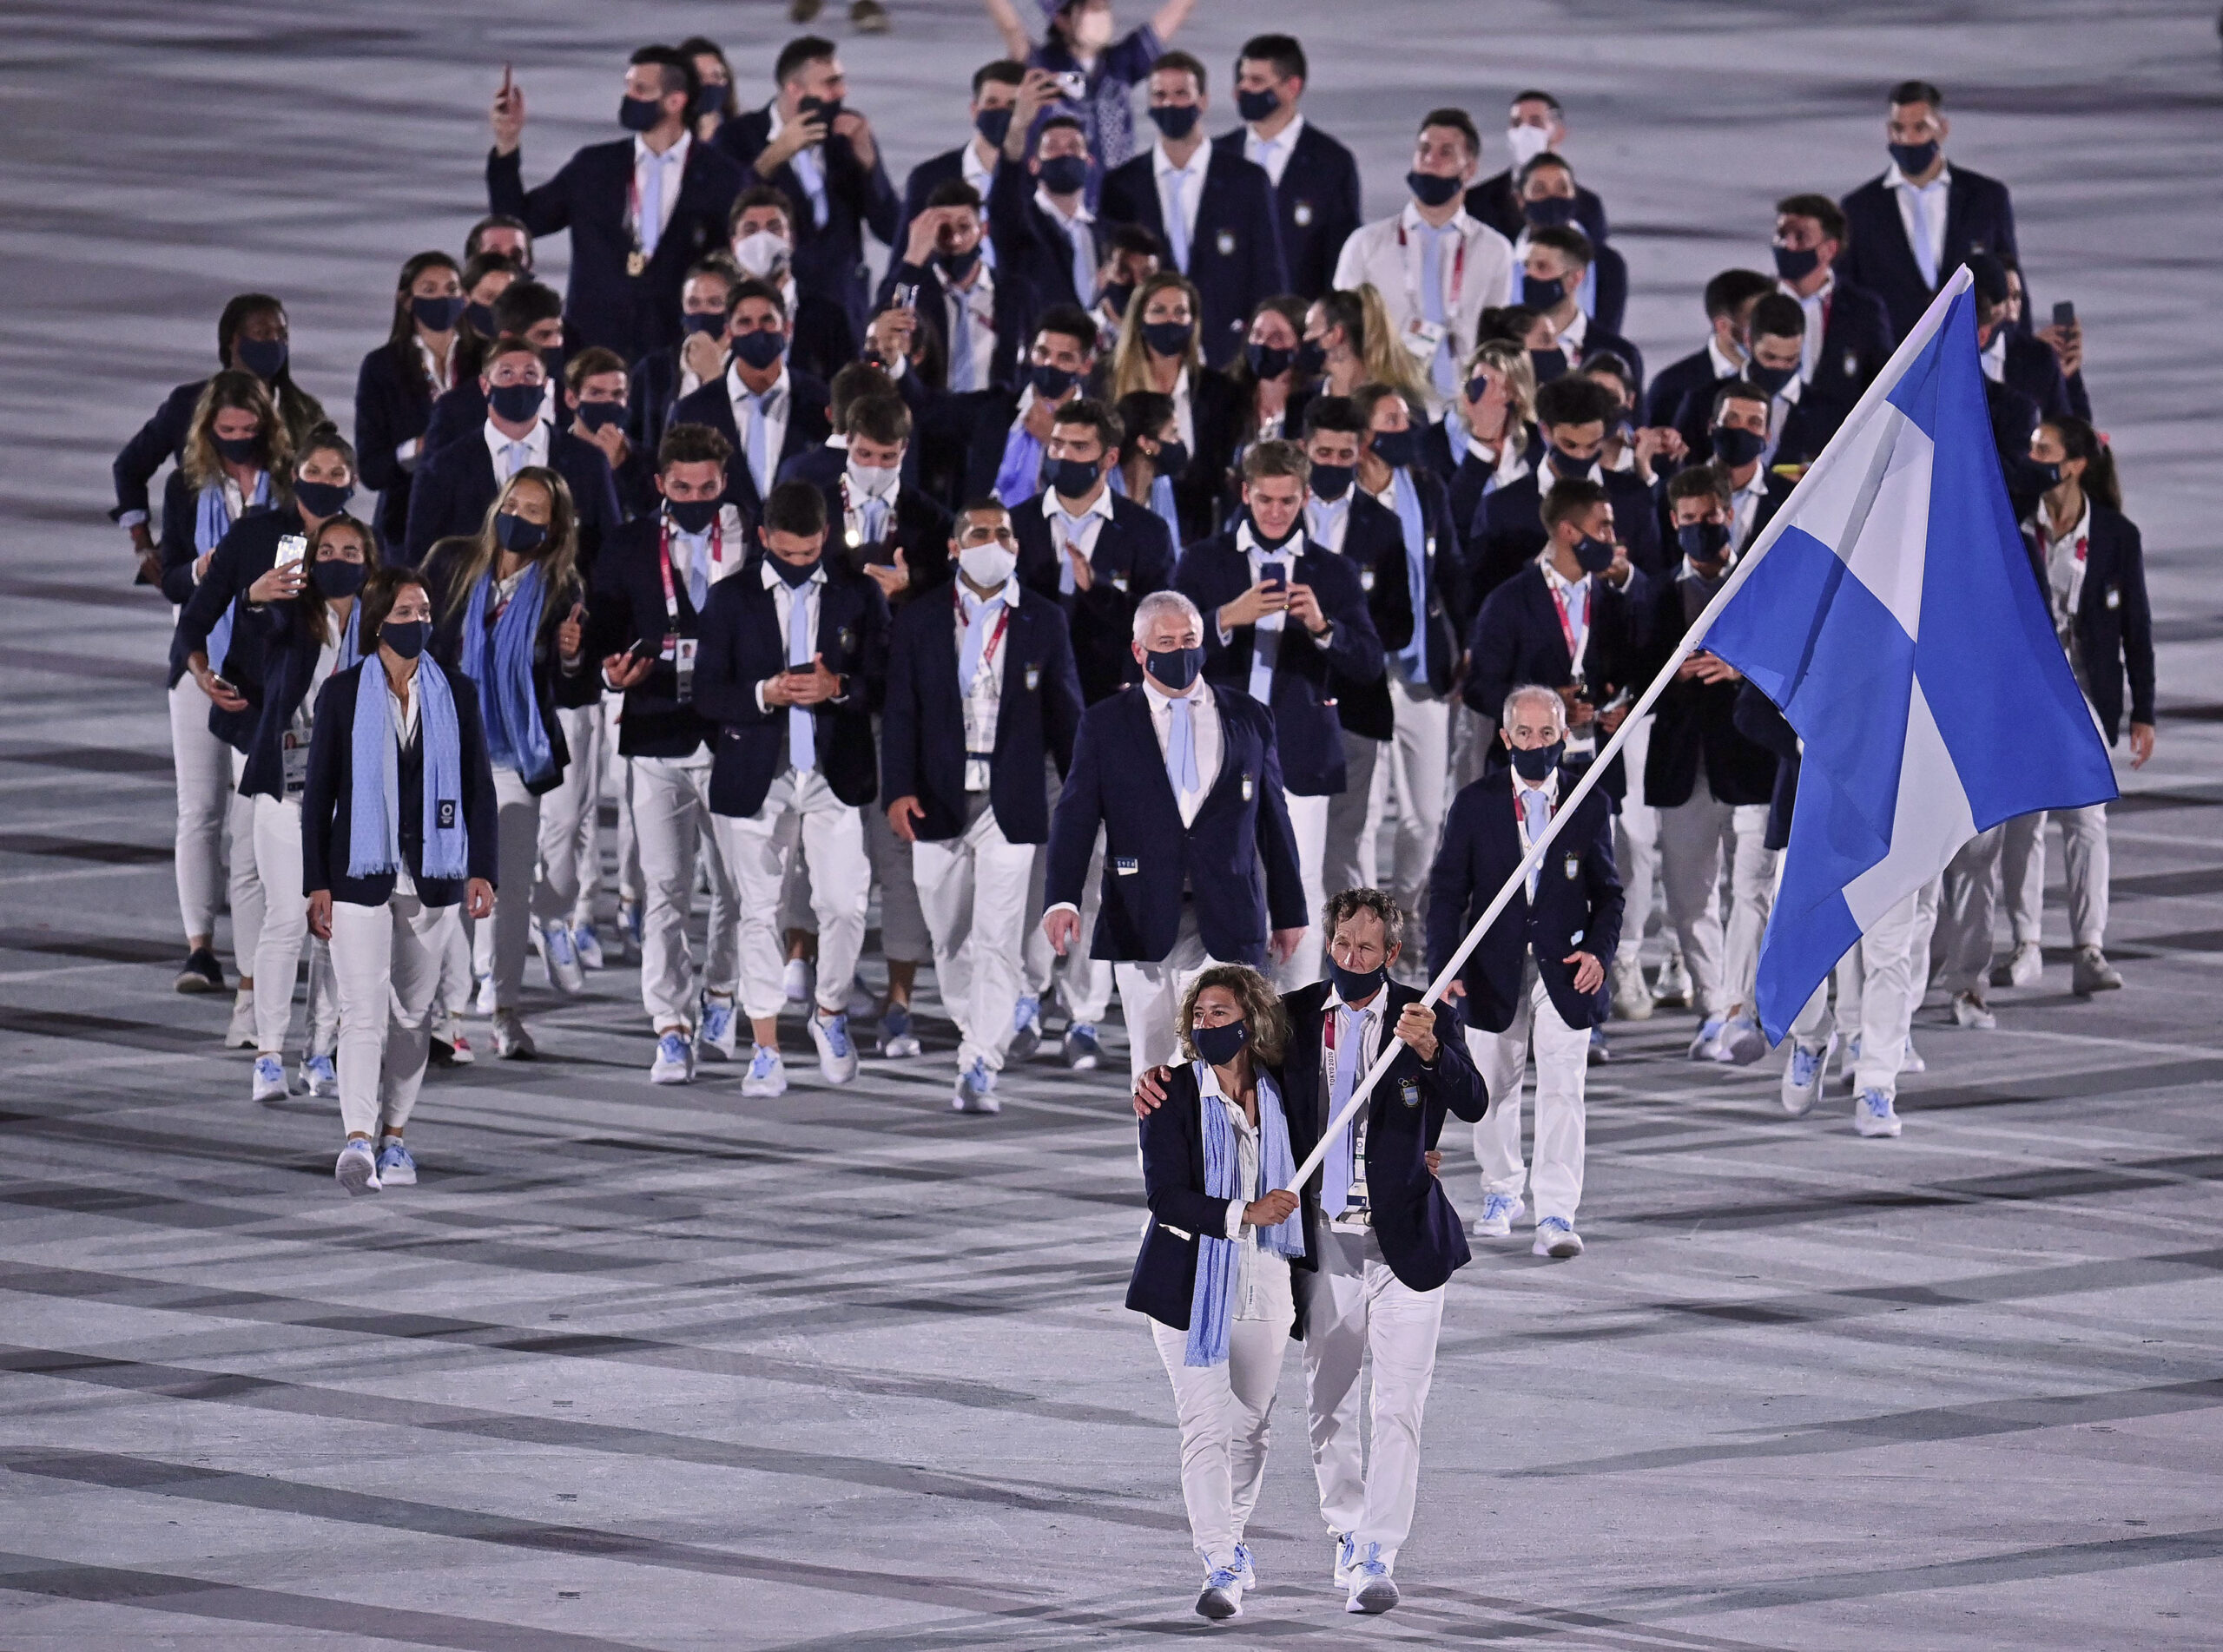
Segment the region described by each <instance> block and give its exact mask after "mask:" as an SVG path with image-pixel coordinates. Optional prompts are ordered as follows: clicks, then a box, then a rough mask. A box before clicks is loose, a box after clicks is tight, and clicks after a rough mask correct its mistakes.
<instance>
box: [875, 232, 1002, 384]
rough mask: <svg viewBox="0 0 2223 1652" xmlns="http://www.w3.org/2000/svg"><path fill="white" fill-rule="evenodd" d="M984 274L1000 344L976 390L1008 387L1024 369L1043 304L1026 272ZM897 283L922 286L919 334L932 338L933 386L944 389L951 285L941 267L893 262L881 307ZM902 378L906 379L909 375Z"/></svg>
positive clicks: (947, 366) (947, 364)
mask: <svg viewBox="0 0 2223 1652" xmlns="http://www.w3.org/2000/svg"><path fill="white" fill-rule="evenodd" d="M983 273H984V275H985V276H986V279H987V280H989V281H990V282H992V283H993V292H992V293H991V299H990V309H991V313H992V314H993V317H994V326H995V330H996V343H995V347H994V349H993V350H991V351H990V352H988V377H987V378H986V380H985V381H984V382H982V383H980V384H976V385H973V389H975V390H990V389H994V390H1009V389H1011V388H1012V387H1013V385H1016V384H1018V382H1019V378H1021V376H1022V375H1023V374H1024V372H1025V371H1026V352H1028V351H1029V350H1030V349H1032V347H1033V344H1034V317H1035V314H1036V313H1037V312H1038V311H1039V310H1040V308H1041V302H1040V300H1039V299H1037V298H1036V296H1035V293H1034V288H1033V287H1032V286H1031V285H1029V284H1028V282H1027V280H1026V277H1025V276H1023V275H1005V274H1001V273H998V272H996V271H993V270H989V271H984V272H983ZM897 286H915V287H917V288H918V289H919V302H918V313H919V332H920V336H921V337H923V338H930V339H933V341H934V344H933V351H932V352H931V353H930V354H929V356H928V361H929V362H930V363H931V365H932V366H933V374H932V378H933V388H934V389H937V390H940V389H943V388H945V387H946V386H947V385H948V383H949V301H948V293H949V289H948V283H947V282H946V281H944V280H942V273H941V270H940V267H935V266H928V267H920V266H919V265H917V264H907V263H904V262H902V261H900V260H889V262H888V267H887V279H885V280H882V281H881V284H880V299H879V301H880V303H881V305H883V306H884V305H887V303H889V302H890V301H891V299H893V296H894V291H895V288H896V287H897ZM904 377H906V378H909V377H910V374H909V373H906V374H905V375H904Z"/></svg>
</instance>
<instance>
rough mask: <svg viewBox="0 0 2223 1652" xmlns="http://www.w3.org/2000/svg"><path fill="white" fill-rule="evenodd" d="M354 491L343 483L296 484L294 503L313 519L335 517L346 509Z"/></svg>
mask: <svg viewBox="0 0 2223 1652" xmlns="http://www.w3.org/2000/svg"><path fill="white" fill-rule="evenodd" d="M353 497H355V490H354V488H353V486H351V485H350V484H346V483H344V482H296V483H294V503H296V504H298V505H299V506H300V508H301V509H302V510H306V511H307V512H308V513H309V515H311V516H313V517H319V518H322V517H336V516H338V515H339V514H340V512H341V511H342V510H346V508H347V501H348V500H350V499H352V498H353Z"/></svg>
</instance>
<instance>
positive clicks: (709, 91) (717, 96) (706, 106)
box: [687, 81, 733, 121]
mask: <svg viewBox="0 0 2223 1652" xmlns="http://www.w3.org/2000/svg"><path fill="white" fill-rule="evenodd" d="M732 90H733V88H731V87H730V86H728V85H727V84H726V83H725V82H723V81H704V82H703V85H702V88H701V89H700V90H698V91H697V92H696V94H695V106H694V107H693V108H692V109H689V110H688V111H687V115H688V118H689V120H694V121H699V120H701V119H702V118H703V116H704V115H723V114H724V113H725V112H726V98H727V96H728V95H729V93H731V91H732Z"/></svg>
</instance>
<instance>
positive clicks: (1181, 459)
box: [1151, 441, 1189, 476]
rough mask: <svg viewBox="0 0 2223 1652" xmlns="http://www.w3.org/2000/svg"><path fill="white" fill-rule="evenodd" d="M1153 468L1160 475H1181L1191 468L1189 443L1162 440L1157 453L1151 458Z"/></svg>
mask: <svg viewBox="0 0 2223 1652" xmlns="http://www.w3.org/2000/svg"><path fill="white" fill-rule="evenodd" d="M1188 468H1189V444H1187V443H1186V442H1171V441H1168V442H1160V443H1159V444H1158V452H1157V454H1156V455H1155V456H1154V457H1152V458H1151V469H1152V470H1153V471H1157V473H1158V475H1160V476H1179V475H1180V474H1181V472H1182V471H1185V470H1187V469H1188Z"/></svg>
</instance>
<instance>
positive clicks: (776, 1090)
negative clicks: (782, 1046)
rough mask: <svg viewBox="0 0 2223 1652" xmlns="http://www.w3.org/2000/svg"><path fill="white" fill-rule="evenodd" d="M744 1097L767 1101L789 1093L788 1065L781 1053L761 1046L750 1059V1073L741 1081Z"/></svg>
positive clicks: (757, 1047)
mask: <svg viewBox="0 0 2223 1652" xmlns="http://www.w3.org/2000/svg"><path fill="white" fill-rule="evenodd" d="M741 1093H742V1095H743V1096H760V1097H762V1098H763V1099H765V1100H767V1101H768V1100H770V1099H771V1098H772V1097H773V1096H785V1095H786V1094H787V1093H788V1064H787V1063H785V1062H783V1061H782V1060H781V1059H780V1052H779V1051H778V1050H774V1049H772V1048H770V1047H769V1046H768V1045H765V1044H759V1045H757V1046H756V1048H755V1050H753V1051H752V1052H751V1053H750V1055H749V1073H748V1076H746V1077H744V1078H743V1079H742V1081H741Z"/></svg>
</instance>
